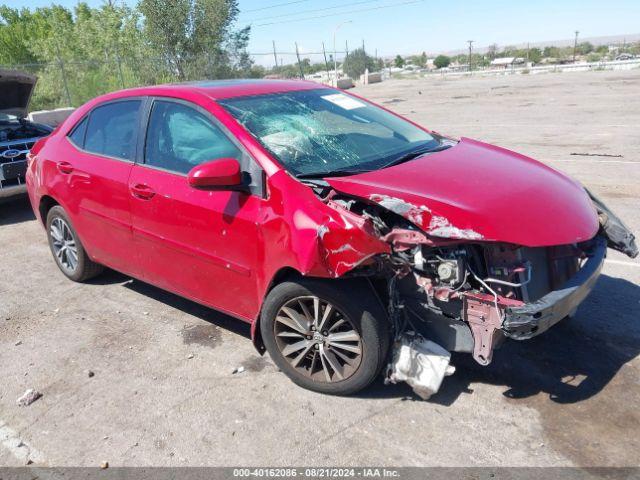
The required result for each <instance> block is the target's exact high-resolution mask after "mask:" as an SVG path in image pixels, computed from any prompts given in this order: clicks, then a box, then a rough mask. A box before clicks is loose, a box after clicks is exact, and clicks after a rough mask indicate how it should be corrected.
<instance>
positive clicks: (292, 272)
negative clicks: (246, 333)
mask: <svg viewBox="0 0 640 480" xmlns="http://www.w3.org/2000/svg"><path fill="white" fill-rule="evenodd" d="M303 278H308V279H314V280H319V281H323V282H359V283H362V284H363V285H364V288H367V289H369V290H370V291H371V294H372V295H373V296H375V297H376V298H377V300H378V301H381V300H380V296H379V295H378V292H377V291H376V289H375V288H374V287H373V284H372V283H371V282H369V281H367V280H366V279H365V278H364V277H352V278H343V277H339V278H330V277H317V276H309V275H303V274H302V273H301V272H300V271H298V270H296V269H295V268H293V267H282V268H280V269H279V270H278V271H277V272H276V273H275V275H274V276H273V277H272V278H271V281H270V282H269V285H268V287H267V288H266V289H265V291H264V294H263V296H262V301H261V304H260V310H259V311H258V314H257V316H256V318H255V319H254V321H253V322H252V323H251V341H252V342H253V346H254V347H255V348H256V350H257V351H258V353H260V355H264V353H265V352H266V348H265V346H264V342H263V340H262V334H261V333H260V318H261V316H262V308H263V306H264V301H265V300H266V298H267V295H269V292H271V290H273V288H274V287H275V286H276V285H279V284H281V283H283V282H286V281H295V280H301V279H303ZM381 306H382V307H383V309H385V308H384V305H382V303H381Z"/></svg>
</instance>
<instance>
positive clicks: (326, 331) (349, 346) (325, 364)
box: [273, 296, 362, 383]
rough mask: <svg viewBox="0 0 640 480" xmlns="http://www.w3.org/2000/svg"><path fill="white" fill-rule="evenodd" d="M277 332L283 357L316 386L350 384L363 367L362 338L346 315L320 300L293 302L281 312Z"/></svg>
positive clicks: (309, 297) (312, 297)
mask: <svg viewBox="0 0 640 480" xmlns="http://www.w3.org/2000/svg"><path fill="white" fill-rule="evenodd" d="M273 328H274V334H275V338H276V344H277V346H278V349H279V350H280V353H281V354H282V356H283V357H284V358H285V359H286V360H287V361H289V363H290V364H291V365H292V366H293V367H294V368H295V369H296V371H298V372H299V373H301V374H302V375H304V376H305V377H308V378H310V379H312V380H314V381H316V382H326V383H331V382H338V381H342V380H346V379H347V378H349V377H351V376H352V375H353V374H354V373H355V372H356V370H357V369H358V367H359V366H360V363H361V360H362V340H361V337H360V334H359V333H358V331H357V330H356V329H355V328H354V326H353V324H352V323H351V321H350V320H349V318H348V317H347V316H346V315H344V314H343V313H342V312H341V311H340V310H339V309H338V308H336V307H335V306H334V305H332V304H331V303H329V302H327V301H325V300H322V299H321V298H319V297H316V296H304V297H296V298H294V299H292V300H289V301H288V302H287V303H285V304H284V305H283V306H282V307H281V308H280V310H279V311H278V314H277V315H276V318H275V322H274V326H273Z"/></svg>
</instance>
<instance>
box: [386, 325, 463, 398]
mask: <svg viewBox="0 0 640 480" xmlns="http://www.w3.org/2000/svg"><path fill="white" fill-rule="evenodd" d="M450 359H451V354H450V353H449V352H448V351H447V350H445V349H444V348H442V347H441V346H440V345H438V344H437V343H434V342H432V341H430V340H427V339H425V338H423V337H422V336H420V335H418V334H416V333H414V332H404V333H403V334H402V335H400V336H399V337H398V338H397V339H396V340H395V342H394V344H393V354H392V358H391V362H390V363H389V365H388V366H387V375H386V379H385V383H399V382H406V383H408V384H409V386H411V388H412V389H413V391H414V392H415V393H416V395H418V396H419V397H420V398H422V399H423V400H427V399H428V398H429V397H430V396H431V395H433V394H434V393H436V392H437V391H438V390H439V389H440V385H441V384H442V379H443V378H444V377H446V376H449V375H452V374H453V373H454V372H455V367H453V366H452V365H449V360H450Z"/></svg>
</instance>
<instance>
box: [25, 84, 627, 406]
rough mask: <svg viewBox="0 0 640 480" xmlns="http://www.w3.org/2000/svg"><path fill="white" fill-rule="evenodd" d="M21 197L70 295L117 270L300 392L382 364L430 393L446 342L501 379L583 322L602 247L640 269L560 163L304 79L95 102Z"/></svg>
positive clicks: (38, 163)
mask: <svg viewBox="0 0 640 480" xmlns="http://www.w3.org/2000/svg"><path fill="white" fill-rule="evenodd" d="M26 182H27V186H28V191H29V197H30V200H31V203H32V206H33V209H34V211H35V213H36V215H37V216H38V218H39V219H40V220H41V221H42V224H43V225H44V226H45V228H46V232H47V236H48V239H49V244H50V247H51V251H52V253H53V257H54V259H55V261H56V262H57V264H58V266H59V267H60V270H61V271H62V272H63V273H64V274H65V275H66V276H67V277H69V278H70V279H71V280H74V281H84V280H87V279H89V278H91V277H93V276H95V275H97V274H99V273H100V272H101V271H102V269H103V266H106V267H109V268H112V269H115V270H118V271H120V272H123V273H125V274H127V275H130V276H132V277H135V278H138V279H140V280H142V281H145V282H148V283H150V284H153V285H156V286H158V287H160V288H163V289H166V290H170V291H172V292H175V293H177V294H179V295H182V296H184V297H187V298H190V299H192V300H194V301H196V302H199V303H202V304H204V305H208V306H210V307H212V308H215V309H217V310H221V311H223V312H226V313H228V314H229V315H233V316H234V317H237V318H239V319H241V320H244V321H246V322H249V323H250V324H251V326H252V329H251V331H252V336H253V341H254V343H255V344H256V346H257V348H258V349H259V350H260V351H261V352H263V351H264V350H265V348H266V350H267V351H268V352H269V354H270V355H271V357H272V358H273V360H274V362H275V363H276V364H277V365H278V367H280V369H282V371H284V372H285V373H286V374H287V375H288V376H289V377H291V379H292V380H293V381H294V382H295V383H297V384H298V385H301V386H303V387H306V388H309V389H313V390H317V391H321V392H326V393H334V394H348V393H352V392H355V391H357V390H360V389H362V388H364V387H366V386H367V385H368V384H369V383H370V382H371V381H372V380H373V379H374V378H375V376H376V375H377V374H378V373H379V372H380V371H381V369H382V367H383V366H384V365H385V364H389V365H390V368H389V371H390V373H389V375H390V378H391V380H392V381H393V380H394V375H395V379H399V380H403V379H404V380H407V381H408V382H409V383H410V384H412V385H413V386H414V387H415V386H416V385H418V386H419V383H420V381H423V380H424V378H422V379H421V378H420V375H421V374H420V372H418V373H416V372H415V371H414V372H413V373H411V371H410V370H411V368H413V367H415V365H416V364H417V365H420V364H422V366H423V367H424V365H425V364H424V360H425V359H426V358H427V357H428V355H429V354H433V353H434V349H433V348H436V347H437V348H436V350H438V349H439V350H438V352H439V353H437V355H438V356H439V358H442V357H443V356H446V355H448V352H451V351H461V352H469V353H471V354H472V355H473V357H474V358H475V359H476V360H477V361H478V362H479V363H481V364H483V365H486V364H488V363H489V362H490V361H491V358H492V353H493V350H494V348H495V347H496V346H497V345H498V344H499V343H500V342H501V341H503V340H504V339H505V338H514V339H526V338H530V337H532V336H534V335H537V334H539V333H542V332H543V331H545V330H546V329H548V328H549V327H551V326H552V325H553V324H555V323H556V322H558V321H560V320H561V319H563V318H565V317H567V316H569V315H571V314H572V313H573V312H574V311H575V310H576V308H577V306H578V304H579V303H580V302H581V301H582V300H583V299H584V298H585V297H586V295H587V294H588V293H589V291H590V290H591V289H592V288H593V286H594V284H595V282H596V279H597V277H598V275H599V272H600V269H601V267H602V264H603V261H604V257H605V253H606V248H607V246H609V247H612V248H615V249H617V250H620V251H623V252H625V253H627V254H628V255H630V256H635V255H637V248H636V246H635V243H634V236H633V234H632V233H630V232H629V231H628V230H627V228H626V227H625V226H624V225H623V224H622V222H621V221H620V220H619V219H618V218H617V217H616V216H615V215H614V214H613V213H611V212H610V211H609V210H608V209H607V208H606V206H604V205H603V204H602V202H600V201H599V200H598V199H596V198H595V197H593V196H592V195H591V194H590V193H589V192H588V191H586V190H585V189H584V188H583V187H582V186H581V185H580V184H579V183H577V182H576V181H574V180H572V179H570V178H568V177H566V176H565V175H563V174H561V173H559V172H557V171H555V170H553V169H552V168H550V167H548V166H546V165H544V164H541V163H539V162H537V161H535V160H532V159H530V158H527V157H525V156H523V155H520V154H516V153H513V152H510V151H508V150H505V149H503V148H499V147H495V146H492V145H487V144H485V143H482V142H479V141H475V140H470V139H467V138H463V139H461V140H454V139H451V138H447V137H444V136H441V135H439V134H436V133H435V132H431V131H429V130H427V129H425V128H423V127H421V126H419V125H416V124H414V123H412V122H410V121H408V120H406V119H404V118H402V117H400V116H398V115H395V114H393V113H391V112H389V111H387V110H385V109H384V108H382V107H379V106H376V105H374V104H372V103H370V102H368V101H366V100H364V99H362V98H359V97H356V96H353V95H350V94H347V93H345V92H342V91H340V90H336V89H331V88H327V87H323V86H320V85H318V84H315V83H310V82H302V81H266V80H262V81H253V80H230V81H215V82H199V83H191V84H181V85H165V86H158V87H148V88H138V89H132V90H125V91H120V92H116V93H111V94H109V95H105V96H102V97H99V98H96V99H94V100H92V101H90V102H89V103H87V104H86V105H84V106H82V107H80V108H79V109H78V110H77V111H76V112H75V113H74V114H73V115H72V116H71V117H70V118H69V119H68V120H67V121H65V122H64V123H63V124H62V125H61V126H59V127H58V128H57V129H56V130H55V132H54V133H53V134H51V135H50V136H49V137H48V138H46V139H43V140H41V141H39V142H38V143H37V144H36V145H35V146H34V148H33V150H32V152H31V154H30V156H29V165H28V171H27V177H26ZM394 339H395V340H396V342H393V340H394ZM423 339H429V342H432V344H435V347H433V348H431V350H428V349H427V350H426V351H425V350H424V349H422V350H421V347H424V345H425V342H424V341H423ZM392 344H393V345H395V347H394V348H390V347H391V345H392ZM432 346H433V345H432ZM403 347H406V348H407V350H406V351H407V352H409V354H410V356H409V357H407V358H408V360H407V358H405V359H404V360H402V358H403V357H402V355H403V350H402V348H403ZM442 352H444V353H442ZM403 362H404V367H403V368H405V371H404V373H403V374H401V373H402V372H400V371H393V370H394V369H396V370H398V369H401V365H402V364H403ZM412 362H413V363H412ZM416 362H417V363H416ZM421 362H422V363H421ZM445 363H448V358H447V361H446V362H445ZM407 366H408V367H407ZM407 368H408V370H407ZM423 370H424V369H423ZM440 374H442V372H440ZM440 380H441V376H440ZM412 382H413V383H412ZM414 384H415V385H414ZM438 385H439V383H438ZM436 389H437V385H436Z"/></svg>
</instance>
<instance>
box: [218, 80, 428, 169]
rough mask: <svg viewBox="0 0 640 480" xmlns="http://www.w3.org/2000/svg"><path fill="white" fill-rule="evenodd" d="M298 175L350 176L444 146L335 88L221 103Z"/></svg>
mask: <svg viewBox="0 0 640 480" xmlns="http://www.w3.org/2000/svg"><path fill="white" fill-rule="evenodd" d="M219 103H220V104H221V105H222V106H223V107H224V108H226V109H227V111H228V112H229V113H231V114H232V115H233V116H234V117H235V118H236V119H237V120H238V121H239V122H240V123H241V124H242V125H244V127H245V128H246V129H247V130H249V131H250V132H251V133H252V134H253V135H254V136H255V137H256V138H257V139H258V140H259V141H260V142H261V143H262V145H263V146H264V147H265V148H266V149H267V150H269V151H270V152H271V153H272V154H273V155H274V156H275V157H276V158H277V159H278V160H279V161H280V163H281V164H282V165H283V166H284V167H285V168H287V170H289V171H290V172H291V173H293V174H294V175H296V176H298V177H313V176H316V175H317V176H323V175H340V174H342V175H345V174H351V173H358V172H365V171H371V170H377V169H379V168H383V167H385V166H389V165H391V164H394V163H397V162H398V161H402V160H405V159H406V160H408V159H410V156H411V154H412V153H413V152H420V153H424V152H427V151H429V150H434V149H438V147H440V142H439V140H437V139H436V137H434V136H433V135H430V134H429V133H427V132H426V131H424V130H422V129H420V128H418V127H416V126H414V125H412V124H411V123H409V122H407V121H405V120H402V119H401V118H398V117H396V116H395V115H393V114H391V113H389V112H386V111H385V110H383V109H381V108H378V107H375V106H373V105H371V104H369V103H365V102H364V101H362V100H359V99H357V98H354V97H351V96H349V95H346V94H343V93H336V91H335V90H329V89H317V90H304V91H295V92H286V93H277V94H269V95H259V96H252V97H239V98H231V99H226V100H220V101H219Z"/></svg>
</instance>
